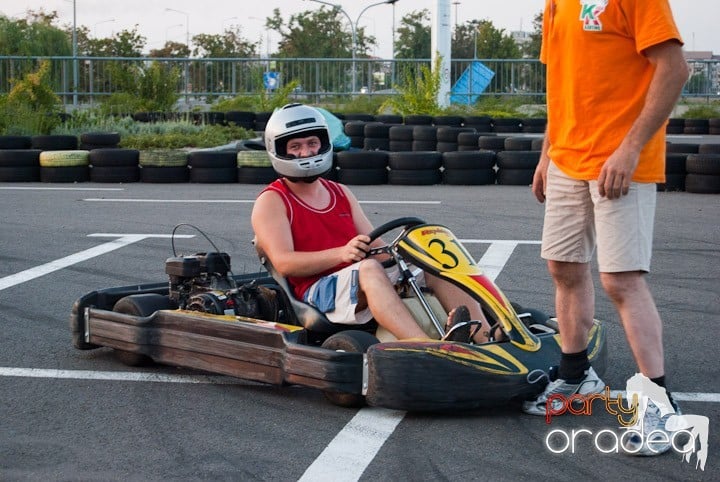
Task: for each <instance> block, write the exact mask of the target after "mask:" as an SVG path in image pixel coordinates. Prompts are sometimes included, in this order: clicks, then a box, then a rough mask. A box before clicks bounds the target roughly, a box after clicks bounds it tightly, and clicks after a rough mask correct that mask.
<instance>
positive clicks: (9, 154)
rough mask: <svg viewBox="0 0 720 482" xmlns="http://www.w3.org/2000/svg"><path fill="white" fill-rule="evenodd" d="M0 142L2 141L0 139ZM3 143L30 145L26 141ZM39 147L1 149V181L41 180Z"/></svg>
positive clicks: (7, 143)
mask: <svg viewBox="0 0 720 482" xmlns="http://www.w3.org/2000/svg"><path fill="white" fill-rule="evenodd" d="M0 143H2V141H1V140H0ZM1 145H8V146H13V145H28V146H29V145H30V138H28V139H27V143H25V142H4V143H2V144H1ZM41 152H42V151H41V150H39V149H29V148H21V149H8V148H2V149H0V182H38V181H39V180H40V153H41Z"/></svg>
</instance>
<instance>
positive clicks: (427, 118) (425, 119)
mask: <svg viewBox="0 0 720 482" xmlns="http://www.w3.org/2000/svg"><path fill="white" fill-rule="evenodd" d="M403 120H404V121H405V125H407V126H429V125H432V121H433V118H432V116H431V115H423V114H410V115H406V116H405V118H404V119H403Z"/></svg>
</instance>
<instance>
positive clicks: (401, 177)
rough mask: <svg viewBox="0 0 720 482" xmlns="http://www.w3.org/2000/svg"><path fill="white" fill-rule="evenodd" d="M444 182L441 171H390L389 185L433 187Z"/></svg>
mask: <svg viewBox="0 0 720 482" xmlns="http://www.w3.org/2000/svg"><path fill="white" fill-rule="evenodd" d="M441 182H442V175H441V174H440V171H439V170H434V169H404V170H399V171H392V170H391V171H390V172H389V173H388V184H394V185H401V186H433V185H435V184H440V183H441Z"/></svg>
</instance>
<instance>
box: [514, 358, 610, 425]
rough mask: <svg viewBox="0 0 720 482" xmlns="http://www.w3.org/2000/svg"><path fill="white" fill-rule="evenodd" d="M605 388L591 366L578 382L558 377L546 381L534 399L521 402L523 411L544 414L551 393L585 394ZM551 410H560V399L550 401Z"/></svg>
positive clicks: (598, 391) (566, 394)
mask: <svg viewBox="0 0 720 482" xmlns="http://www.w3.org/2000/svg"><path fill="white" fill-rule="evenodd" d="M603 390H605V384H604V383H603V381H602V380H600V377H599V376H598V375H597V373H595V370H593V368H592V367H590V368H588V369H587V370H586V371H585V378H583V379H582V380H581V381H580V383H568V382H566V381H565V380H563V379H562V378H558V379H557V380H555V381H554V382H550V383H548V386H547V387H545V391H544V392H542V393H541V394H540V395H538V397H537V398H536V399H535V400H528V401H526V402H524V403H523V407H522V409H523V412H525V413H528V414H530V415H540V416H543V417H544V416H545V415H546V409H547V403H548V398H549V397H550V396H551V395H556V394H559V395H564V396H565V398H567V397H570V396H571V395H575V394H580V395H587V394H590V393H602V392H603ZM551 403H552V404H553V405H552V409H553V410H561V409H562V406H561V402H560V400H553V401H552V402H551Z"/></svg>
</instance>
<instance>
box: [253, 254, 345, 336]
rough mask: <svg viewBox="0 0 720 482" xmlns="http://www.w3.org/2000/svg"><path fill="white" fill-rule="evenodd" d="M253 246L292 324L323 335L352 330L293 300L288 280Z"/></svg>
mask: <svg viewBox="0 0 720 482" xmlns="http://www.w3.org/2000/svg"><path fill="white" fill-rule="evenodd" d="M253 244H254V245H255V249H256V250H257V253H258V256H259V257H260V262H261V263H262V265H263V266H264V267H265V269H266V270H267V271H268V273H270V276H272V277H273V279H274V280H275V282H276V283H277V284H278V286H280V288H281V289H282V291H283V293H284V294H285V299H286V301H287V304H288V305H289V306H290V308H291V313H289V315H290V317H291V318H294V319H293V320H292V321H293V322H295V323H296V324H297V325H298V326H302V327H303V328H305V329H306V330H308V331H312V332H314V333H318V334H323V335H332V334H335V333H338V332H340V331H343V330H347V329H352V328H353V325H342V324H338V323H333V322H331V321H330V320H328V319H327V317H326V316H325V314H324V313H322V312H321V311H320V310H318V309H317V308H315V307H314V306H312V305H309V304H308V303H305V302H304V301H300V300H298V299H297V298H295V295H294V293H293V290H292V288H291V286H290V283H289V282H288V280H287V279H286V278H285V277H284V276H283V275H281V274H280V273H278V271H277V270H276V269H275V267H274V266H273V264H272V263H271V262H270V258H268V257H267V256H265V253H264V252H263V251H262V250H261V249H260V247H258V245H257V244H256V243H255V241H254V240H253ZM355 329H357V325H355Z"/></svg>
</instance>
